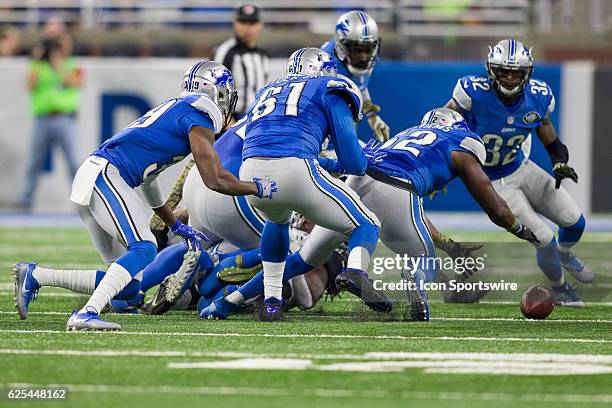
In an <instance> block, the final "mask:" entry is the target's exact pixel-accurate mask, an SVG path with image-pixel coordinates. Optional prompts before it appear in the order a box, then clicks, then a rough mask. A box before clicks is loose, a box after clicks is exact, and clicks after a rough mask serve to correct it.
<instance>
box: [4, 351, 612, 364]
mask: <svg viewBox="0 0 612 408" xmlns="http://www.w3.org/2000/svg"><path fill="white" fill-rule="evenodd" d="M0 354H7V355H53V356H79V357H128V356H135V357H224V358H276V359H278V358H284V359H312V360H383V361H384V360H398V359H403V360H406V359H413V360H416V359H420V360H463V361H510V362H517V361H521V362H558V363H598V364H612V355H608V354H558V353H432V352H402V351H400V352H371V353H365V354H301V353H282V354H257V353H245V352H232V351H223V352H201V351H172V350H168V351H143V350H91V351H84V350H56V349H44V350H33V349H0Z"/></svg>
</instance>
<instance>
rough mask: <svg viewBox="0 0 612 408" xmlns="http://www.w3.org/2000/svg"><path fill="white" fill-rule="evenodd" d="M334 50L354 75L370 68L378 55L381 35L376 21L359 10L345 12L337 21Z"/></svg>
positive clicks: (361, 73)
mask: <svg viewBox="0 0 612 408" xmlns="http://www.w3.org/2000/svg"><path fill="white" fill-rule="evenodd" d="M334 38H335V40H336V45H335V47H334V51H335V52H336V55H337V56H338V58H339V59H340V61H342V62H343V63H344V64H345V65H346V67H347V68H348V70H349V71H350V72H351V74H353V75H363V74H364V73H366V72H367V71H368V70H370V69H371V68H372V67H373V66H374V64H375V62H376V58H377V57H378V52H379V50H380V36H379V34H378V25H377V24H376V21H374V19H373V18H372V17H370V16H369V15H368V14H366V13H365V12H363V11H359V10H352V11H349V12H348V13H344V14H343V15H341V16H340V17H339V18H338V21H336V29H335V31H334Z"/></svg>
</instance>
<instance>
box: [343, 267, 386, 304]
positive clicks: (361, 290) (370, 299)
mask: <svg viewBox="0 0 612 408" xmlns="http://www.w3.org/2000/svg"><path fill="white" fill-rule="evenodd" d="M335 283H336V286H337V287H338V288H339V289H340V290H347V291H348V292H350V293H352V294H353V295H355V296H357V297H359V298H361V300H363V303H365V305H366V306H368V307H369V308H370V309H372V310H374V311H376V312H384V313H389V312H390V311H391V310H392V309H393V302H391V300H389V298H388V297H387V296H386V295H385V294H384V293H382V292H379V291H377V290H376V289H374V285H373V284H372V281H371V280H370V279H368V274H367V273H365V272H363V271H360V270H357V269H345V270H344V271H342V273H340V274H338V276H336V279H335Z"/></svg>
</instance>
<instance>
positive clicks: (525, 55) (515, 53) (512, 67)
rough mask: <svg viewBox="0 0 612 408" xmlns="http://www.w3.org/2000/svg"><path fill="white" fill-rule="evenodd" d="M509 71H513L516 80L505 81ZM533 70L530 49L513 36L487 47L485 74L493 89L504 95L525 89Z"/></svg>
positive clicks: (517, 92)
mask: <svg viewBox="0 0 612 408" xmlns="http://www.w3.org/2000/svg"><path fill="white" fill-rule="evenodd" d="M509 71H514V73H515V74H516V76H517V77H518V81H517V82H512V83H507V82H506V80H505V78H504V77H506V76H507V75H508V73H509ZM532 72H533V57H532V56H531V49H529V48H527V47H526V46H525V44H523V43H522V42H520V41H517V40H515V39H514V38H509V39H507V40H502V41H500V42H498V43H497V44H495V46H493V47H489V55H488V56H487V74H488V76H489V79H490V80H491V82H492V83H493V87H494V88H495V90H496V91H497V92H499V93H501V94H503V95H505V96H515V95H519V94H520V93H521V92H523V89H525V86H526V85H527V83H529V79H530V78H531V73H532Z"/></svg>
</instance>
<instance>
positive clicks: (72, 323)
mask: <svg viewBox="0 0 612 408" xmlns="http://www.w3.org/2000/svg"><path fill="white" fill-rule="evenodd" d="M66 330H67V331H117V330H121V326H120V325H118V324H117V323H111V322H107V321H104V320H102V319H100V316H99V315H98V313H96V312H95V311H91V310H88V311H87V312H85V313H77V312H76V311H75V312H72V316H70V319H68V322H67V323H66Z"/></svg>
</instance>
